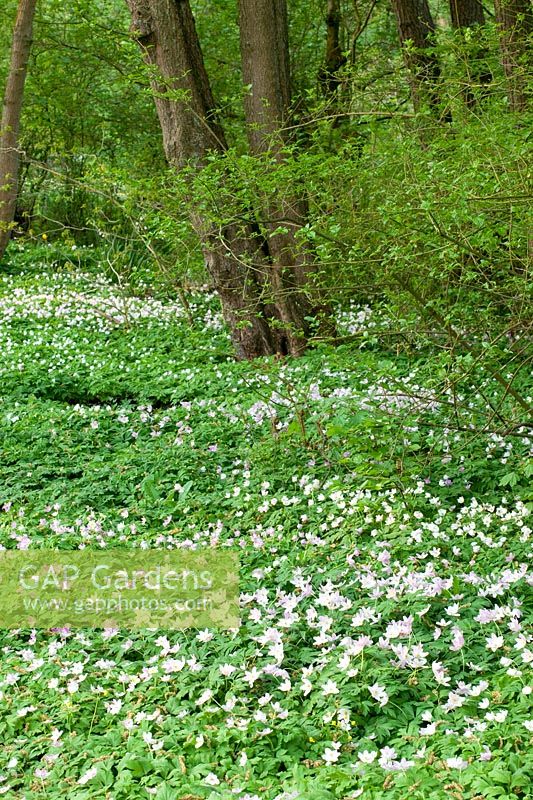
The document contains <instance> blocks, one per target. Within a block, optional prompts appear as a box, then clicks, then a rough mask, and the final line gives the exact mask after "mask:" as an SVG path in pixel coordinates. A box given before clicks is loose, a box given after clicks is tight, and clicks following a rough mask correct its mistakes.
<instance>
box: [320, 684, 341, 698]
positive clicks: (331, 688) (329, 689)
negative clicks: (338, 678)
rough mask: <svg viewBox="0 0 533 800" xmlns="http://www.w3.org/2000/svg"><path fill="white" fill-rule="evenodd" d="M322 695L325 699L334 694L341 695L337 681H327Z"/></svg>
mask: <svg viewBox="0 0 533 800" xmlns="http://www.w3.org/2000/svg"><path fill="white" fill-rule="evenodd" d="M322 694H323V695H324V697H328V696H329V695H332V694H339V689H338V687H337V684H336V683H335V681H326V683H325V684H324V685H323V687H322Z"/></svg>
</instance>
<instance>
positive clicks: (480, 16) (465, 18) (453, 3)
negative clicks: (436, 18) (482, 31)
mask: <svg viewBox="0 0 533 800" xmlns="http://www.w3.org/2000/svg"><path fill="white" fill-rule="evenodd" d="M450 15H451V18H452V25H453V27H454V28H472V27H473V26H474V25H483V24H484V23H485V13H484V11H483V3H481V2H480V0H450Z"/></svg>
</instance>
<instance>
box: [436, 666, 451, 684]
mask: <svg viewBox="0 0 533 800" xmlns="http://www.w3.org/2000/svg"><path fill="white" fill-rule="evenodd" d="M431 669H432V670H433V675H434V676H435V680H436V681H437V683H439V684H440V685H441V686H449V684H450V679H449V677H448V675H447V670H446V669H445V668H444V666H443V665H442V664H441V663H440V661H434V662H433V663H432V665H431Z"/></svg>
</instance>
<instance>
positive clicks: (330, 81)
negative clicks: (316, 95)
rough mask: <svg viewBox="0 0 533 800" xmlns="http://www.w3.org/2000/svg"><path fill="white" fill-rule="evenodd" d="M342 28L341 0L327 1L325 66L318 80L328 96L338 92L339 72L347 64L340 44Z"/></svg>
mask: <svg viewBox="0 0 533 800" xmlns="http://www.w3.org/2000/svg"><path fill="white" fill-rule="evenodd" d="M340 26H341V13H340V0H327V9H326V55H325V58H324V66H323V67H322V68H321V70H320V72H319V74H318V79H319V81H320V83H321V85H322V89H323V91H324V94H326V95H333V94H334V93H335V92H336V90H337V88H338V86H339V78H338V77H337V72H338V71H339V69H340V68H341V67H342V66H343V65H344V64H345V63H346V57H345V56H344V55H343V54H342V49H341V43H340Z"/></svg>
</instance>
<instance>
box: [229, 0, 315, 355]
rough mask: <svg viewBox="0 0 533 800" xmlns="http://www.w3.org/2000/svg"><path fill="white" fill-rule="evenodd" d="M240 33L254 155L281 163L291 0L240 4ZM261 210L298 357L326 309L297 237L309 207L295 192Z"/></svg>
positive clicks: (279, 304)
mask: <svg viewBox="0 0 533 800" xmlns="http://www.w3.org/2000/svg"><path fill="white" fill-rule="evenodd" d="M239 29H240V42H241V63H242V74H243V82H244V85H245V86H250V87H251V88H250V91H249V92H248V93H247V94H246V95H245V98H244V111H245V117H246V125H247V134H248V141H249V144H250V151H251V152H252V153H253V154H254V155H256V156H260V157H261V156H265V155H266V154H270V155H272V156H273V157H274V159H275V160H276V161H277V162H282V161H283V159H284V157H285V155H284V150H283V149H284V146H285V144H286V142H287V139H288V136H287V131H286V127H287V123H288V122H289V121H290V112H291V79H290V62H289V31H288V21H287V5H286V0H239ZM284 128H285V130H284ZM259 205H260V214H261V217H262V224H261V226H260V227H261V233H262V234H263V236H264V245H263V249H264V251H265V254H266V257H267V259H268V262H269V264H270V283H271V289H272V299H273V302H274V304H275V306H276V308H277V309H278V312H279V315H280V317H281V319H282V321H283V322H284V323H285V325H286V326H287V331H288V346H289V351H290V352H291V353H294V354H298V353H300V352H302V350H303V349H304V348H305V344H306V338H307V336H308V333H309V330H308V329H309V325H308V318H309V316H314V315H315V314H317V313H319V311H318V309H319V307H320V306H321V304H320V303H319V301H317V302H316V303H314V302H312V301H311V299H310V291H311V287H310V280H309V279H310V275H311V273H312V271H313V258H312V254H311V252H310V250H309V249H306V248H305V247H304V246H303V245H302V244H301V243H299V242H298V241H297V239H296V237H295V232H296V231H297V230H298V228H300V227H302V225H304V224H305V220H306V217H307V205H306V202H305V200H304V199H303V197H302V195H301V194H299V193H298V192H297V191H294V190H293V189H290V190H289V191H288V192H287V193H286V194H285V195H284V196H282V197H281V198H280V197H276V198H273V197H272V196H270V197H264V198H262V200H260V201H259ZM280 228H284V229H285V230H286V231H287V232H281V231H280ZM321 310H322V311H325V307H324V306H322V307H321ZM306 318H307V319H306Z"/></svg>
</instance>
